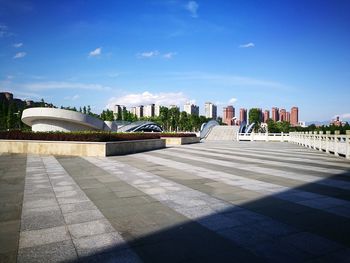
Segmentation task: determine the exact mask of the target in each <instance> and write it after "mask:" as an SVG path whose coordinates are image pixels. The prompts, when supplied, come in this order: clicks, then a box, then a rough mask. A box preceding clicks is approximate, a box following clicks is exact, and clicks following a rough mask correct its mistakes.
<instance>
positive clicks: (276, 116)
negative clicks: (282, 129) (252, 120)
mask: <svg viewBox="0 0 350 263" xmlns="http://www.w3.org/2000/svg"><path fill="white" fill-rule="evenodd" d="M271 114H272V120H273V121H275V122H276V121H279V119H280V118H279V114H278V108H276V107H273V108H272V112H271Z"/></svg>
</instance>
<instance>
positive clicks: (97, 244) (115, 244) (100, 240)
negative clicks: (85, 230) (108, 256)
mask: <svg viewBox="0 0 350 263" xmlns="http://www.w3.org/2000/svg"><path fill="white" fill-rule="evenodd" d="M73 242H74V245H75V248H76V250H77V253H78V256H79V257H87V256H91V255H94V254H98V253H101V252H102V253H106V251H108V250H111V251H112V250H115V249H116V248H118V249H120V250H122V249H127V246H126V245H125V242H124V240H123V239H121V238H120V236H119V234H117V233H116V232H111V233H105V234H100V235H93V236H88V237H83V238H79V239H73Z"/></svg>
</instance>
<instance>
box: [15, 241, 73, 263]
mask: <svg viewBox="0 0 350 263" xmlns="http://www.w3.org/2000/svg"><path fill="white" fill-rule="evenodd" d="M76 260H78V257H77V254H76V251H75V248H74V245H73V243H72V241H71V240H66V241H61V242H56V243H50V244H45V245H40V246H35V247H28V248H21V249H19V251H18V263H22V262H23V263H31V262H32V263H39V262H42V263H45V262H73V261H76Z"/></svg>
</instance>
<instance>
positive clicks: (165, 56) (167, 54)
mask: <svg viewBox="0 0 350 263" xmlns="http://www.w3.org/2000/svg"><path fill="white" fill-rule="evenodd" d="M175 55H176V53H175V52H169V53H165V54H164V55H163V58H165V59H172V58H173V57H174V56H175Z"/></svg>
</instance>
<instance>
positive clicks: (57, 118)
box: [22, 108, 117, 132]
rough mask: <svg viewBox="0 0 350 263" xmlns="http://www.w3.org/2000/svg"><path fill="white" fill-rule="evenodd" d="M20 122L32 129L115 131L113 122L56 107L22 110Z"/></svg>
mask: <svg viewBox="0 0 350 263" xmlns="http://www.w3.org/2000/svg"><path fill="white" fill-rule="evenodd" d="M22 122H24V123H25V124H27V125H28V126H31V127H32V131H64V132H70V131H87V130H90V131H91V130H92V131H94V130H95V131H116V130H117V127H116V125H115V124H114V123H113V122H107V121H106V122H104V121H102V120H100V119H98V118H95V117H92V116H90V115H86V114H83V113H80V112H76V111H71V110H62V109H56V108H29V109H26V110H24V111H23V114H22Z"/></svg>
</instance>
